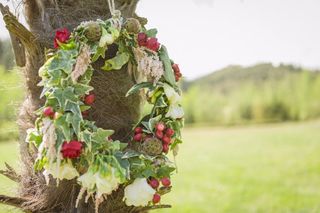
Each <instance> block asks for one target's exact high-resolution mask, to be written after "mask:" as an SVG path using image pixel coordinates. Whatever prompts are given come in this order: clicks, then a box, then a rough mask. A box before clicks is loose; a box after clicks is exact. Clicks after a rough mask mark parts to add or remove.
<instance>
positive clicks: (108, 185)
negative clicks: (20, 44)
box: [95, 168, 120, 197]
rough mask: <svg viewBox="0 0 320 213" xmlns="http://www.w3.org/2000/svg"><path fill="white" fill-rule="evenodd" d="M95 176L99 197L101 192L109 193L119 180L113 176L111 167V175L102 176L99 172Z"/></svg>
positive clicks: (117, 184) (116, 186) (115, 187)
mask: <svg viewBox="0 0 320 213" xmlns="http://www.w3.org/2000/svg"><path fill="white" fill-rule="evenodd" d="M95 177H96V186H97V196H98V197H101V195H103V194H107V195H108V194H111V192H112V191H113V190H116V189H117V188H118V186H119V182H120V180H119V179H118V178H116V177H115V175H114V168H112V175H109V176H107V177H102V176H101V175H100V174H99V173H96V174H95Z"/></svg>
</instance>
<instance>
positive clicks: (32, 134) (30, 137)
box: [26, 129, 42, 147]
mask: <svg viewBox="0 0 320 213" xmlns="http://www.w3.org/2000/svg"><path fill="white" fill-rule="evenodd" d="M26 142H27V143H34V145H35V146H36V147H39V146H40V144H41V142H42V136H41V135H40V134H39V133H38V131H37V130H35V129H32V131H31V130H29V132H28V134H27V138H26Z"/></svg>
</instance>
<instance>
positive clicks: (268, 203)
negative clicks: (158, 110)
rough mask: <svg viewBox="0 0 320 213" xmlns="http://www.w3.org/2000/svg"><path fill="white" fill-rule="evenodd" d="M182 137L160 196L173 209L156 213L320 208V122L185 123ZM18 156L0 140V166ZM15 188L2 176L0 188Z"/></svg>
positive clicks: (312, 210) (6, 210) (316, 210)
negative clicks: (174, 169) (175, 168)
mask: <svg viewBox="0 0 320 213" xmlns="http://www.w3.org/2000/svg"><path fill="white" fill-rule="evenodd" d="M184 137H185V144H184V145H183V146H182V147H181V150H180V155H179V156H178V158H177V163H178V165H179V173H178V174H177V175H175V177H174V178H173V184H174V188H173V192H172V193H170V194H168V195H166V196H165V197H163V203H170V204H172V205H173V208H172V209H170V210H161V211H156V212H163V213H166V212H183V213H188V212H190V213H191V212H192V213H195V212H196V213H202V212H208V213H214V212H230V213H231V212H232V213H233V212H235V213H242V212H245V213H247V212H267V213H269V212H270V213H274V212H281V213H282V212H284V213H286V212H299V213H300V212H301V213H304V212H306V213H310V212H314V213H316V212H320V154H319V153H320V121H313V122H305V123H294V124H292V123H287V124H272V125H261V126H249V127H232V128H186V129H185V130H184ZM16 157H17V150H16V145H15V143H10V144H9V143H0V163H1V167H2V165H3V162H5V161H8V162H11V163H14V164H15V158H16ZM13 187H14V185H12V183H11V182H9V181H7V180H5V179H4V178H2V177H1V178H0V191H1V192H3V191H6V192H8V191H9V192H10V191H11V190H12V188H13ZM11 193H12V192H11ZM9 210H11V211H13V209H12V208H11V209H9ZM0 212H1V213H2V212H10V211H8V209H4V207H3V206H2V209H1V206H0Z"/></svg>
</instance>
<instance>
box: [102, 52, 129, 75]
mask: <svg viewBox="0 0 320 213" xmlns="http://www.w3.org/2000/svg"><path fill="white" fill-rule="evenodd" d="M128 61H129V54H128V53H126V52H123V53H119V54H118V55H116V56H115V57H114V58H111V59H109V60H106V62H105V64H104V66H103V67H101V69H103V70H105V71H110V70H119V69H121V67H122V66H123V65H125V64H126V63H128Z"/></svg>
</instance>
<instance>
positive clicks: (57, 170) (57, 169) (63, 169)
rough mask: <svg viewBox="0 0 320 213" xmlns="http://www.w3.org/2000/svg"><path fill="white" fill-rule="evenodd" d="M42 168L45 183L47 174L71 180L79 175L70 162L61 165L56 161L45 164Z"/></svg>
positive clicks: (47, 179) (47, 178)
mask: <svg viewBox="0 0 320 213" xmlns="http://www.w3.org/2000/svg"><path fill="white" fill-rule="evenodd" d="M44 168H45V170H44V172H43V175H44V176H45V178H46V181H47V183H49V174H50V175H52V177H54V178H56V179H59V180H63V179H66V180H72V179H73V178H75V177H78V176H79V173H78V171H77V170H76V169H75V168H74V167H73V166H72V163H71V162H68V163H64V164H61V165H58V164H57V163H52V164H47V165H46V166H44Z"/></svg>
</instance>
